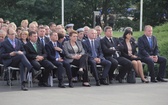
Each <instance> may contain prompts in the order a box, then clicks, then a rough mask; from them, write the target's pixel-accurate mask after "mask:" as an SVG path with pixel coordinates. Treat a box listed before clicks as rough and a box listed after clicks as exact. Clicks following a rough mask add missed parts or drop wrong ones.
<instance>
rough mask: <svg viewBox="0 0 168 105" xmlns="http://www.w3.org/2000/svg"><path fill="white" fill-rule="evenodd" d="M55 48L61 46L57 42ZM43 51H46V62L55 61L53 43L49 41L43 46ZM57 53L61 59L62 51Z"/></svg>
mask: <svg viewBox="0 0 168 105" xmlns="http://www.w3.org/2000/svg"><path fill="white" fill-rule="evenodd" d="M57 47H60V48H61V45H60V43H58V42H57ZM45 49H46V51H47V58H48V60H50V61H55V59H56V58H55V49H54V46H53V43H52V42H51V41H50V42H49V43H47V44H46V45H45ZM57 52H58V53H59V55H60V56H61V57H62V58H63V51H62V52H59V51H57Z"/></svg>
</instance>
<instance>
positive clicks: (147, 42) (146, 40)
mask: <svg viewBox="0 0 168 105" xmlns="http://www.w3.org/2000/svg"><path fill="white" fill-rule="evenodd" d="M143 37H144V40H145V43H146V45H148V47H149V49H150V45H149V41H148V38H147V37H146V36H145V35H144V36H143ZM152 41H153V38H152Z"/></svg>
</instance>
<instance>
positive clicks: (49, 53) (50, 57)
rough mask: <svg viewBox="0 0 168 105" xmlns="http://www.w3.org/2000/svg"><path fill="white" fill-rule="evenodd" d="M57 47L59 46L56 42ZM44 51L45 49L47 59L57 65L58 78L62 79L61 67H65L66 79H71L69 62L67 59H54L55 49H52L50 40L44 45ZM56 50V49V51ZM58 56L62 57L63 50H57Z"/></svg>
mask: <svg viewBox="0 0 168 105" xmlns="http://www.w3.org/2000/svg"><path fill="white" fill-rule="evenodd" d="M57 47H60V48H61V45H60V43H58V42H57ZM45 48H46V51H47V58H48V60H49V61H51V62H52V63H53V64H54V65H55V66H57V70H58V71H57V74H58V80H62V79H63V77H62V74H63V69H64V68H63V67H65V69H66V72H67V75H68V79H69V80H71V79H72V73H71V67H70V64H69V63H68V62H67V61H65V60H64V61H62V62H59V61H56V57H55V56H56V50H55V49H54V45H53V43H52V42H51V41H50V42H49V43H48V44H46V45H45ZM57 52H58V51H57ZM58 53H59V55H60V56H62V57H63V52H58Z"/></svg>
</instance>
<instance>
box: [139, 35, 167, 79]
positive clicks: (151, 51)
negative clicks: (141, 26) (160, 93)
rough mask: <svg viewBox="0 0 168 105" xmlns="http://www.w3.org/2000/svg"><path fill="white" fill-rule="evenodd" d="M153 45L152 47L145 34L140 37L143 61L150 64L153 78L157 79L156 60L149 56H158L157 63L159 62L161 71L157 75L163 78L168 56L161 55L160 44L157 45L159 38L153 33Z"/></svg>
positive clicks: (140, 53) (140, 52) (149, 67)
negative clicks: (155, 72)
mask: <svg viewBox="0 0 168 105" xmlns="http://www.w3.org/2000/svg"><path fill="white" fill-rule="evenodd" d="M151 38H152V47H150V45H149V42H148V39H147V37H146V36H145V35H143V36H141V37H139V38H138V48H139V53H138V54H139V56H140V57H141V59H142V62H145V63H146V64H147V65H148V70H149V71H150V76H151V80H155V74H154V62H153V60H152V59H151V58H149V56H155V55H157V56H158V61H157V62H156V63H159V64H160V66H159V73H158V75H157V77H159V78H163V77H164V74H165V69H166V62H167V60H166V58H164V57H161V56H159V55H158V46H157V40H156V37H155V36H153V35H152V37H151Z"/></svg>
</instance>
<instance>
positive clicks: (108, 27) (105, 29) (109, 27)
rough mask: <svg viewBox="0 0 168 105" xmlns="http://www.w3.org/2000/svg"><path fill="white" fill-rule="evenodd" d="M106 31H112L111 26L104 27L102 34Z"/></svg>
mask: <svg viewBox="0 0 168 105" xmlns="http://www.w3.org/2000/svg"><path fill="white" fill-rule="evenodd" d="M108 29H112V27H111V26H106V27H105V28H104V32H106V31H107V30H108Z"/></svg>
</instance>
